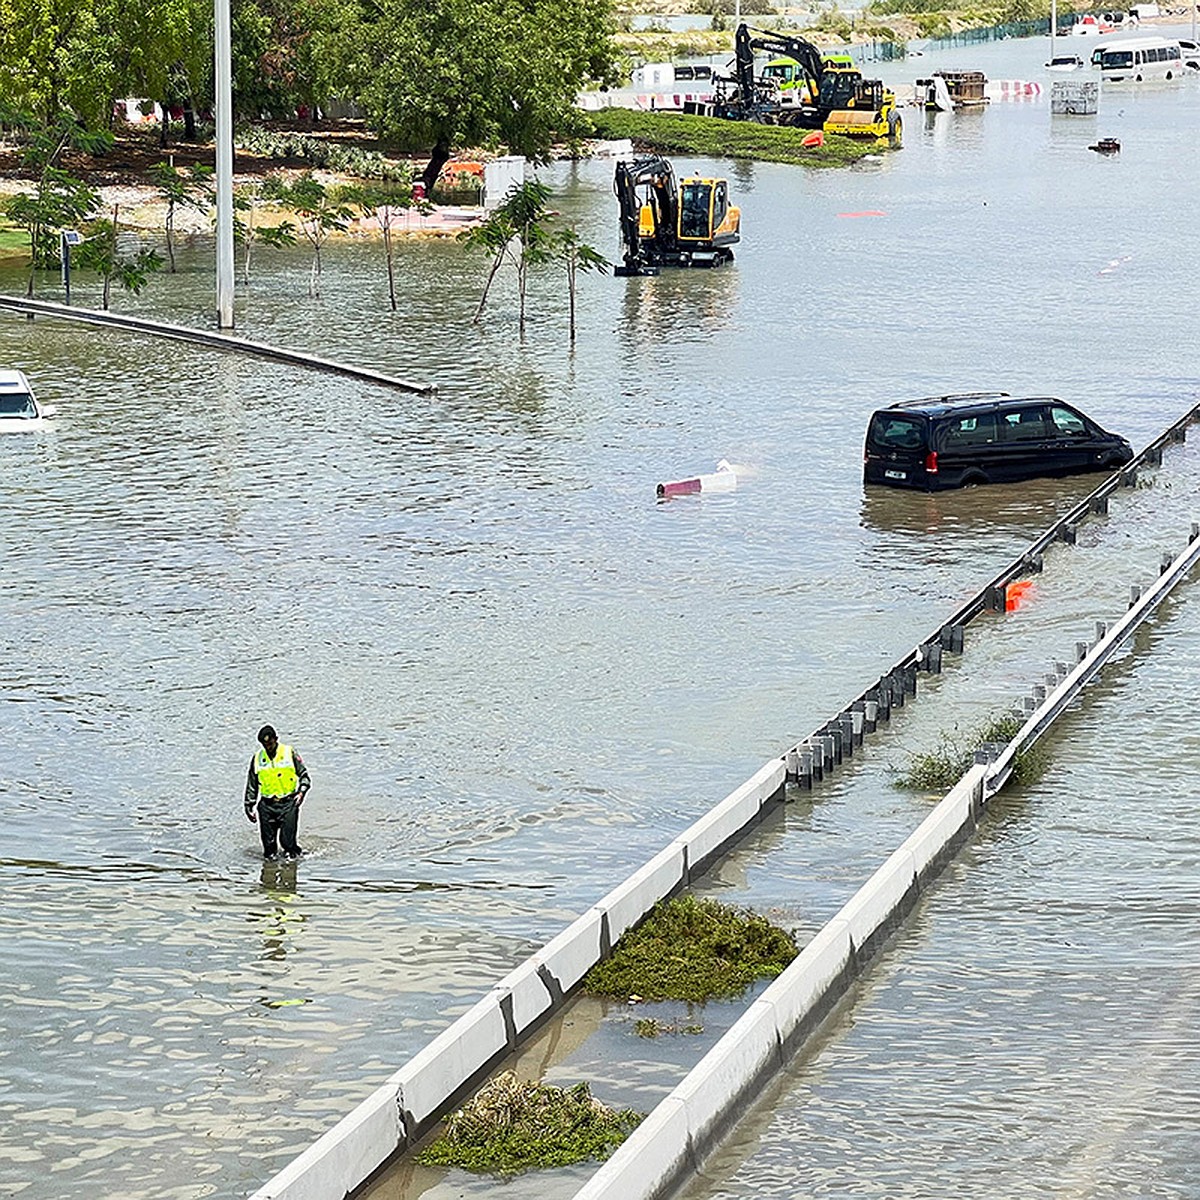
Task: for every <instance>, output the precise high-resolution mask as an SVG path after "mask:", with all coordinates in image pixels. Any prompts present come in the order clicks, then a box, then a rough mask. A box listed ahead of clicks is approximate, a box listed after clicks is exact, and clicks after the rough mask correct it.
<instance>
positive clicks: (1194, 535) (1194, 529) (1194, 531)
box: [1188, 521, 1200, 542]
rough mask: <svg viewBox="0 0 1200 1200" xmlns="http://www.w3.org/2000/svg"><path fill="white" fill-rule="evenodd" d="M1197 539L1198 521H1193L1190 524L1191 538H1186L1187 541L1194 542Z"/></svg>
mask: <svg viewBox="0 0 1200 1200" xmlns="http://www.w3.org/2000/svg"><path fill="white" fill-rule="evenodd" d="M1197 538H1200V521H1193V522H1192V536H1191V537H1190V538H1188V541H1189V542H1194V541H1195V540H1196V539H1197Z"/></svg>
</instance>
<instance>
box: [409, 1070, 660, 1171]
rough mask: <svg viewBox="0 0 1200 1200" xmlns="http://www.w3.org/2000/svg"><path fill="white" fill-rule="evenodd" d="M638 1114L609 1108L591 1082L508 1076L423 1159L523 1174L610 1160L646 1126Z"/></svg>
mask: <svg viewBox="0 0 1200 1200" xmlns="http://www.w3.org/2000/svg"><path fill="white" fill-rule="evenodd" d="M642 1119H643V1114H642V1113H639V1112H634V1110H633V1109H631V1108H626V1109H621V1110H620V1111H618V1110H616V1109H612V1108H609V1107H608V1106H607V1105H605V1104H601V1103H600V1101H599V1100H597V1099H596V1098H595V1097H594V1096H593V1095H592V1093H591V1090H590V1089H589V1088H588V1085H587V1084H586V1083H577V1084H575V1086H574V1087H569V1088H556V1087H551V1086H550V1085H548V1084H542V1083H537V1082H536V1081H534V1080H524V1081H521V1080H518V1079H517V1077H516V1075H514V1074H513V1072H512V1071H504V1072H503V1073H502V1074H500V1075H497V1076H496V1078H495V1079H492V1080H490V1081H489V1082H488V1083H486V1084H485V1085H484V1086H483V1087H482V1088H480V1089H479V1091H478V1092H476V1093H475V1095H474V1096H473V1097H472V1099H471V1100H470V1101H469V1102H468V1103H467V1104H464V1105H463V1107H462V1108H460V1109H459V1110H458V1111H457V1112H455V1113H453V1114H451V1116H450V1117H449V1118H448V1119H447V1121H446V1128H445V1131H444V1132H443V1133H442V1134H441V1136H440V1137H438V1138H437V1139H436V1140H435V1141H433V1142H432V1143H430V1145H429V1146H427V1147H426V1148H425V1149H424V1150H422V1151H421V1152H420V1153H419V1154H418V1155H417V1156H416V1158H417V1162H419V1163H423V1164H425V1165H426V1166H437V1167H462V1168H463V1169H464V1170H467V1171H476V1172H478V1173H480V1174H491V1175H507V1176H511V1175H519V1174H520V1173H521V1172H523V1171H529V1170H532V1169H533V1168H535V1167H565V1166H568V1165H569V1164H571V1163H577V1162H583V1161H584V1160H586V1159H589V1158H607V1157H608V1156H609V1155H610V1154H611V1153H612V1152H613V1151H614V1150H615V1149H616V1148H617V1147H618V1146H619V1145H620V1144H621V1143H622V1142H623V1141H624V1140H625V1139H626V1138H627V1137H628V1136H629V1135H630V1134H631V1133H632V1132H633V1131H634V1130H635V1129H636V1128H637V1127H638V1125H639V1124H641V1122H642Z"/></svg>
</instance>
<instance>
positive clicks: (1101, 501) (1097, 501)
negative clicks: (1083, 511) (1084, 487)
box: [1088, 496, 1108, 515]
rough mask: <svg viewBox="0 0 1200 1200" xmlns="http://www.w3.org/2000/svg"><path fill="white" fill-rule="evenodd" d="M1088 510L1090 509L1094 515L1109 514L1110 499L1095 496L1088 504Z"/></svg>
mask: <svg viewBox="0 0 1200 1200" xmlns="http://www.w3.org/2000/svg"><path fill="white" fill-rule="evenodd" d="M1088 508H1090V509H1091V510H1092V512H1094V513H1099V514H1101V515H1103V514H1104V513H1106V512H1108V497H1107V496H1093V497H1092V498H1091V500H1090V501H1089V503H1088Z"/></svg>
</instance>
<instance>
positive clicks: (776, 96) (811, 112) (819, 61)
mask: <svg viewBox="0 0 1200 1200" xmlns="http://www.w3.org/2000/svg"><path fill="white" fill-rule="evenodd" d="M756 50H762V51H765V52H766V53H768V54H774V55H777V56H779V58H786V59H791V60H793V61H794V62H795V63H796V67H797V69H796V71H795V72H794V73H792V75H791V77H790V78H787V77H786V73H785V72H781V71H780V69H779V59H776V61H775V62H774V63H769V64H768V71H765V72H764V73H763V75H761V76H755V74H754V52H755V51H756ZM771 68H774V69H773V70H772V69H771ZM781 76H782V78H781ZM720 82H721V83H723V84H724V85H726V86H725V87H724V88H723V89H722V90H720V91H719V92H718V95H717V97H716V98H715V99H714V102H713V109H712V112H713V115H714V116H718V117H724V118H725V119H726V120H734V121H757V122H759V123H761V124H766V125H798V126H800V127H801V128H804V129H821V130H823V131H824V132H825V133H840V134H848V135H850V136H854V137H876V138H882V137H886V138H888V139H889V141H891V142H892V144H893V145H896V144H898V143H899V140H900V137H901V133H902V128H903V126H902V122H901V118H900V114H899V113H898V112H897V111H896V96H895V93H893V92H891V91H890V90H888V89H886V88H885V87H884V86H883V83H882V81H881V80H878V79H864V78H863V76H862V72H861V71H859V70H858V69H857V68H856V67H854V66H853V65H848V64H847V63H846V61H845V57H844V56H843V55H836V56H834V55H828V56H827V55H823V54H822V53H821V51H820V50H819V49H818V48H817V47H816V46H814V45H813V44H812V43H811V42H807V41H805V40H804V38H799V37H792V36H790V35H788V34H783V33H778V32H775V33H772V32H769V31H768V30H765V29H753V28H751V27H750V26H749V25H745V24H743V25H739V26H738V28H737V33H736V34H735V35H734V74H733V76H725V77H723V78H722V79H721V80H720ZM781 83H786V85H787V86H786V87H784V86H781ZM730 84H732V85H733V89H732V91H730V90H729V86H728V85H730Z"/></svg>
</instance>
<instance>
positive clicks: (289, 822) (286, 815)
mask: <svg viewBox="0 0 1200 1200" xmlns="http://www.w3.org/2000/svg"><path fill="white" fill-rule="evenodd" d="M299 824H300V806H299V805H298V804H297V803H296V797H295V796H282V797H280V798H279V799H278V800H275V799H271V800H265V799H263V798H261V797H260V798H259V801H258V832H259V833H260V834H261V835H262V846H263V856H264V857H266V858H271V857H273V856H274V854H275V841H276V838H278V840H279V842H280V843H281V844H282V846H283V852H284V854H291V855H293V856H295V855H297V854H299V853H300V847H299V846H297V845H296V829H297V827H298V826H299Z"/></svg>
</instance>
